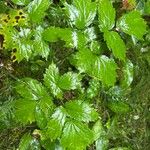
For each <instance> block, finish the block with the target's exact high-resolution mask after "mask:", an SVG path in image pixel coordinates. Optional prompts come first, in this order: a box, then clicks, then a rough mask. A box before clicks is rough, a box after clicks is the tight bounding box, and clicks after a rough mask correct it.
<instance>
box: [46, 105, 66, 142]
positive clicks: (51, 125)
mask: <svg viewBox="0 0 150 150" xmlns="http://www.w3.org/2000/svg"><path fill="white" fill-rule="evenodd" d="M65 121H66V111H65V109H64V108H63V107H58V108H56V110H55V112H54V114H53V115H52V117H51V119H50V120H49V122H48V125H47V135H48V136H49V137H50V138H51V140H54V139H56V138H58V137H60V135H61V132H62V129H63V126H64V124H65Z"/></svg>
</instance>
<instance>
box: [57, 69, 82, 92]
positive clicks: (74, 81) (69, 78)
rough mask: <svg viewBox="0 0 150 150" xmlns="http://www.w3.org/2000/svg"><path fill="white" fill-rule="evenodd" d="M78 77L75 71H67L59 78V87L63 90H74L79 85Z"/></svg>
mask: <svg viewBox="0 0 150 150" xmlns="http://www.w3.org/2000/svg"><path fill="white" fill-rule="evenodd" d="M80 80H81V79H80V77H79V75H78V74H77V73H73V72H67V73H66V74H64V75H62V76H61V77H60V79H59V87H60V88H61V89H64V90H75V89H77V88H78V87H81V83H80Z"/></svg>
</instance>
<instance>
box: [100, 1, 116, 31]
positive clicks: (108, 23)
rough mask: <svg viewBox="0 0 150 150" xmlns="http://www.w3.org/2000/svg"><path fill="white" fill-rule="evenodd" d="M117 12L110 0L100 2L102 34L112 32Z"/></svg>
mask: <svg viewBox="0 0 150 150" xmlns="http://www.w3.org/2000/svg"><path fill="white" fill-rule="evenodd" d="M115 16H116V11H115V9H114V8H113V5H112V3H111V1H110V0H100V2H99V5H98V20H99V28H100V30H101V31H102V32H104V31H105V30H111V29H112V28H113V27H114V25H115Z"/></svg>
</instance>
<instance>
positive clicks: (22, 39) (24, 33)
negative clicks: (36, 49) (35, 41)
mask: <svg viewBox="0 0 150 150" xmlns="http://www.w3.org/2000/svg"><path fill="white" fill-rule="evenodd" d="M31 36H32V32H31V30H30V29H25V28H21V29H20V32H17V31H15V34H14V35H11V40H12V41H13V42H14V43H13V45H12V47H13V48H14V49H16V50H17V51H16V52H15V53H14V56H15V57H16V60H17V61H19V62H20V61H21V60H22V59H23V58H26V59H27V60H29V58H30V57H31V56H32V53H33V45H32V41H31V40H30V38H31Z"/></svg>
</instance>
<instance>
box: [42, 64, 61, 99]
mask: <svg viewBox="0 0 150 150" xmlns="http://www.w3.org/2000/svg"><path fill="white" fill-rule="evenodd" d="M59 78H60V76H59V70H58V68H57V67H56V65H55V64H53V63H52V64H51V65H50V66H49V67H48V69H46V73H45V74H44V83H45V85H46V86H47V87H48V88H50V90H51V92H52V94H53V95H54V96H56V97H57V98H62V95H63V92H62V90H61V89H60V88H59V87H58V82H59Z"/></svg>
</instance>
